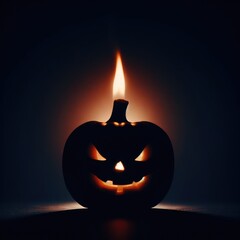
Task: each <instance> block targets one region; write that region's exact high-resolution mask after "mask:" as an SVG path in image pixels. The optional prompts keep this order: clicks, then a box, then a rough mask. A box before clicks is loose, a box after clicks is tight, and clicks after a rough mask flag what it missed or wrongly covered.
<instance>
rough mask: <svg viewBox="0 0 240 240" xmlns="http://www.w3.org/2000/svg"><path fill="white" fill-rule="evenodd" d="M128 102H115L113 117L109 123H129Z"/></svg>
mask: <svg viewBox="0 0 240 240" xmlns="http://www.w3.org/2000/svg"><path fill="white" fill-rule="evenodd" d="M127 106H128V101H126V100H123V99H117V100H114V103H113V109H112V115H111V117H110V118H109V120H108V121H107V122H119V123H121V122H128V120H127V118H126V110H127Z"/></svg>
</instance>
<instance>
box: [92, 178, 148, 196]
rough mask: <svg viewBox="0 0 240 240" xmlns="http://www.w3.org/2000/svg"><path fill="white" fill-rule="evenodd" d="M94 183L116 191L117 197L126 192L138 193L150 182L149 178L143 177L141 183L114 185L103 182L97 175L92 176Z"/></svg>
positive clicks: (109, 182)
mask: <svg viewBox="0 0 240 240" xmlns="http://www.w3.org/2000/svg"><path fill="white" fill-rule="evenodd" d="M92 176H93V180H94V182H95V183H96V184H97V186H98V187H100V188H102V189H104V190H105V189H107V190H110V191H114V192H115V193H116V194H117V195H120V194H123V193H124V192H125V191H137V190H139V189H141V188H142V187H144V186H145V185H146V183H147V182H148V178H149V177H148V176H144V177H142V178H141V179H140V180H139V181H133V182H132V183H129V184H114V183H113V181H112V180H107V181H103V180H101V179H100V178H98V177H97V176H96V175H92Z"/></svg>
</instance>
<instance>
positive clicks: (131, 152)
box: [63, 99, 174, 209]
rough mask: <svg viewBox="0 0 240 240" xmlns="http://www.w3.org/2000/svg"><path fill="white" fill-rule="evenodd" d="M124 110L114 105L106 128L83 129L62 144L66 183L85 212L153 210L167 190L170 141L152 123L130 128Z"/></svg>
mask: <svg viewBox="0 0 240 240" xmlns="http://www.w3.org/2000/svg"><path fill="white" fill-rule="evenodd" d="M127 105H128V102H127V101H125V100H121V99H118V100H115V101H114V106H113V111H112V115H111V117H110V119H109V120H108V121H107V122H106V123H103V122H96V121H91V122H87V123H84V124H83V125H81V126H79V127H78V128H76V129H75V130H74V131H73V132H72V134H71V135H70V136H69V138H68V139H67V141H66V144H65V147H64V152H63V175H64V179H65V183H66V186H67V188H68V190H69V192H70V194H71V195H72V197H73V198H74V199H75V200H76V201H77V202H78V203H80V204H81V205H83V206H85V207H88V208H115V209H130V208H146V207H152V206H155V205H156V204H158V203H159V202H160V201H161V200H162V199H163V197H164V196H165V194H166V193H167V191H168V190H169V188H170V185H171V182H172V178H173V168H174V156H173V149H172V144H171V142H170V139H169V137H168V136H167V134H166V133H165V132H164V131H163V130H162V129H161V128H160V127H158V126H157V125H155V124H153V123H150V122H137V123H131V122H128V121H127V119H126V109H127Z"/></svg>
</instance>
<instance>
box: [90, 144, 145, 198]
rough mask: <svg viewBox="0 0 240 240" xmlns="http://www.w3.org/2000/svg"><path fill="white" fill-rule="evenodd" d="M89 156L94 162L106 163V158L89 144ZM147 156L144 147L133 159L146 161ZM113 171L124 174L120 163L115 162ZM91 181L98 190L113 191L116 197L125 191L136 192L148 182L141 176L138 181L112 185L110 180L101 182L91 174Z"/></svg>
mask: <svg viewBox="0 0 240 240" xmlns="http://www.w3.org/2000/svg"><path fill="white" fill-rule="evenodd" d="M89 156H90V157H91V158H92V159H93V160H96V161H106V158H104V157H103V156H102V155H101V154H100V153H99V152H98V150H97V148H96V147H95V146H94V145H93V144H91V145H90V147H89ZM149 156H150V147H149V146H146V147H145V148H144V149H143V151H142V152H141V153H140V154H139V155H138V156H137V157H136V158H135V161H147V160H148V159H149ZM114 169H115V171H116V172H120V173H121V172H124V171H125V167H124V164H123V163H122V161H119V162H117V163H116V165H115V167H114ZM92 179H93V181H94V183H95V184H96V186H98V187H99V188H100V189H105V190H109V191H113V192H115V193H116V194H117V195H120V194H123V193H124V192H125V191H137V190H139V189H141V188H143V187H144V186H145V185H146V183H147V182H148V181H149V176H143V177H142V178H141V180H140V181H137V182H135V181H133V182H132V183H129V184H114V183H113V181H112V180H107V181H103V180H101V179H100V178H98V177H97V176H96V175H94V174H92Z"/></svg>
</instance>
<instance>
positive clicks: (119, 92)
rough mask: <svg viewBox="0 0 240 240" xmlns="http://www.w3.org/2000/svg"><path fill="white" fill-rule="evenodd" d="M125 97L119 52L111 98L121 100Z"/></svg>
mask: <svg viewBox="0 0 240 240" xmlns="http://www.w3.org/2000/svg"><path fill="white" fill-rule="evenodd" d="M124 97H125V78H124V73H123V66H122V59H121V55H120V53H119V52H117V61H116V71H115V77H114V81H113V98H114V99H118V98H121V99H123V98H124Z"/></svg>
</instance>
